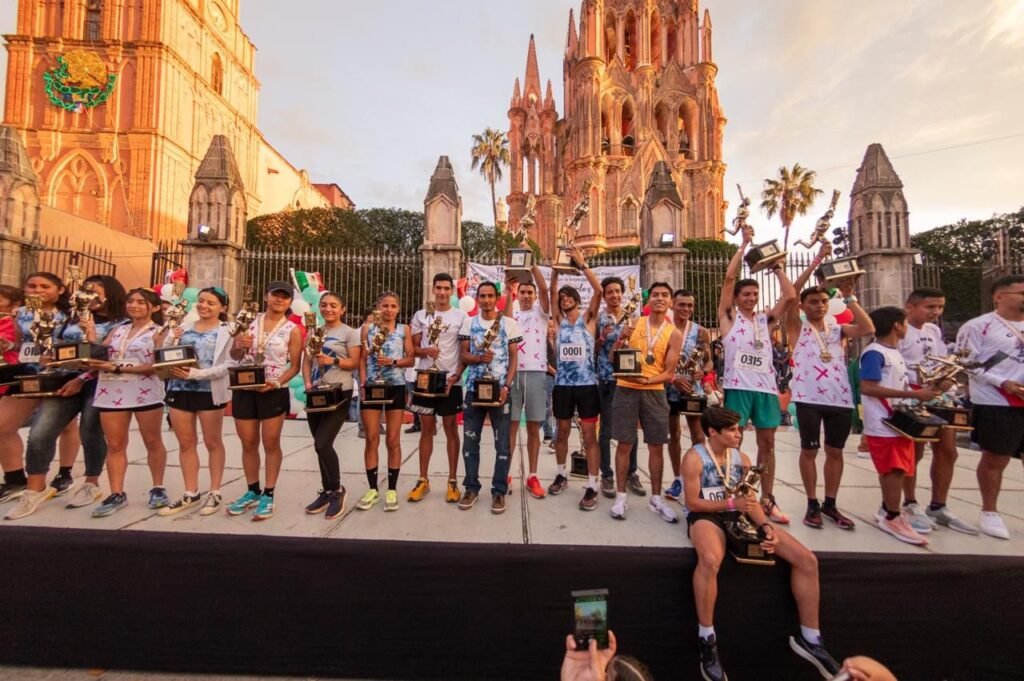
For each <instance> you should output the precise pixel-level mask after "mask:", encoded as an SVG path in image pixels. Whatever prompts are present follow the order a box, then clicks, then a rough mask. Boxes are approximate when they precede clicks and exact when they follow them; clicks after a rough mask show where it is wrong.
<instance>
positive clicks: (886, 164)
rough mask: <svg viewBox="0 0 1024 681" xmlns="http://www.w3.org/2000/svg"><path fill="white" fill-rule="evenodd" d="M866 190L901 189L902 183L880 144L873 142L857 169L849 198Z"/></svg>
mask: <svg viewBox="0 0 1024 681" xmlns="http://www.w3.org/2000/svg"><path fill="white" fill-rule="evenodd" d="M868 189H903V182H902V181H900V177H899V175H897V174H896V170H895V169H894V168H893V167H892V163H891V162H890V161H889V157H888V156H886V154H885V149H883V148H882V145H881V144H878V143H877V142H875V143H874V144H871V145H869V146H868V149H867V151H866V152H864V160H863V161H861V164H860V168H858V169H857V179H856V180H854V182H853V191H852V192H851V193H850V195H851V196H853V195H856V194H859V193H860V192H863V191H866V190H868Z"/></svg>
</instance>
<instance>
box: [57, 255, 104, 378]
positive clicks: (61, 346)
mask: <svg viewBox="0 0 1024 681" xmlns="http://www.w3.org/2000/svg"><path fill="white" fill-rule="evenodd" d="M67 287H68V290H70V291H71V295H70V299H71V309H72V311H73V313H74V317H75V319H77V320H78V321H79V322H88V321H89V320H91V319H92V310H91V309H90V308H91V307H92V304H93V303H95V302H96V301H97V300H98V299H99V297H100V294H98V293H96V292H95V291H93V290H92V287H88V286H87V287H83V286H82V270H81V268H79V267H78V265H68V275H67ZM109 357H110V347H109V346H106V345H103V344H102V343H93V342H91V341H87V340H84V339H83V340H81V341H79V342H71V343H57V344H55V345H54V346H53V359H52V360H50V366H52V367H54V368H58V367H59V368H61V369H69V370H71V371H78V370H80V369H83V368H85V365H86V363H87V362H88V361H89V360H91V359H92V360H98V361H101V362H104V361H106V360H107V359H108V358H109Z"/></svg>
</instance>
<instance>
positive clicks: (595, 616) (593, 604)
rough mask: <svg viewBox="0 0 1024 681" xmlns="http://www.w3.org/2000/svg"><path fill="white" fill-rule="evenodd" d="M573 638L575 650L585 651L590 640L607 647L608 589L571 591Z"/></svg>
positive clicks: (602, 647)
mask: <svg viewBox="0 0 1024 681" xmlns="http://www.w3.org/2000/svg"><path fill="white" fill-rule="evenodd" d="M572 597H573V630H572V632H573V634H572V635H573V638H574V639H575V640H576V650H586V649H587V648H588V647H589V646H590V641H591V639H593V640H595V641H597V647H598V648H599V649H601V650H604V649H606V648H607V647H608V589H591V590H589V591H573V592H572Z"/></svg>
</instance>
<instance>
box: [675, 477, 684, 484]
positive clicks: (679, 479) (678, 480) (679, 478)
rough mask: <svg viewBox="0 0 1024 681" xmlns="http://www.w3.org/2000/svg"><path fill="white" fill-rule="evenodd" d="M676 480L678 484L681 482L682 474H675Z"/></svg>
mask: <svg viewBox="0 0 1024 681" xmlns="http://www.w3.org/2000/svg"><path fill="white" fill-rule="evenodd" d="M676 482H678V483H679V484H680V485H681V484H683V476H681V475H677V476H676Z"/></svg>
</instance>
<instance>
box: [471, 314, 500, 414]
mask: <svg viewBox="0 0 1024 681" xmlns="http://www.w3.org/2000/svg"><path fill="white" fill-rule="evenodd" d="M481 321H482V320H481ZM500 333H501V315H500V314H499V315H498V316H497V317H495V319H494V323H493V324H491V325H490V327H488V329H487V331H485V332H484V337H483V338H482V339H481V340H480V347H479V353H478V354H483V353H485V352H487V351H489V350H490V349H491V346H492V345H493V344H494V341H495V340H497V339H498V334H500ZM473 387H474V390H475V391H476V399H474V400H473V403H472V404H473V406H474V407H497V406H498V405H499V404H501V384H500V381H498V379H497V377H495V376H494V375H492V374H491V367H490V366H489V365H488V367H487V369H486V371H485V373H484V375H483V376H481V377H480V378H478V379H476V383H475V384H474V386H473Z"/></svg>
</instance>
